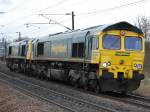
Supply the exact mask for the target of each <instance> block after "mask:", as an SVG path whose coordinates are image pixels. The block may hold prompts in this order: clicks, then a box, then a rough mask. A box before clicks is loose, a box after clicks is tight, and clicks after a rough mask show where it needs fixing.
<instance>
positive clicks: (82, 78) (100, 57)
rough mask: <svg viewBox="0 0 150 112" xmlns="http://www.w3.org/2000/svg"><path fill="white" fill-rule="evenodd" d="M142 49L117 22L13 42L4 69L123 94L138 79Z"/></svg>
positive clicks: (131, 29)
mask: <svg viewBox="0 0 150 112" xmlns="http://www.w3.org/2000/svg"><path fill="white" fill-rule="evenodd" d="M144 45H145V42H144V34H143V33H142V31H141V30H140V29H138V28H137V27H135V26H133V25H131V24H129V23H127V22H119V23H116V24H112V25H100V26H94V27H90V28H87V29H83V30H76V31H72V32H63V33H57V34H51V35H49V36H45V37H40V38H36V39H31V40H26V41H21V42H19V43H17V42H14V43H12V44H10V45H8V47H7V49H8V54H7V66H8V67H9V68H10V69H11V70H19V71H23V72H30V73H31V72H32V74H34V75H38V76H44V77H47V78H50V79H56V80H64V81H68V82H71V84H73V85H74V86H81V87H83V88H86V89H87V88H91V89H93V90H95V91H96V92H98V91H100V90H101V91H119V92H129V91H133V90H136V89H137V88H138V87H139V85H140V82H141V80H142V79H144V74H142V71H143V66H144ZM15 53H16V54H15Z"/></svg>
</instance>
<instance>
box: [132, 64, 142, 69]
mask: <svg viewBox="0 0 150 112" xmlns="http://www.w3.org/2000/svg"><path fill="white" fill-rule="evenodd" d="M134 67H136V68H138V69H142V64H134Z"/></svg>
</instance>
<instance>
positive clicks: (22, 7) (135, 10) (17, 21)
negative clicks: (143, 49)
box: [0, 0, 150, 39]
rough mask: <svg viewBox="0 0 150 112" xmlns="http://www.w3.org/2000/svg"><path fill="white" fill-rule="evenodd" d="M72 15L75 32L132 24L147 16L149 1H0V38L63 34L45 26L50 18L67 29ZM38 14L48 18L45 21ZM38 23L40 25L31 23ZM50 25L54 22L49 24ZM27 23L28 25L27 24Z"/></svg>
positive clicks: (59, 26)
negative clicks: (122, 23)
mask: <svg viewBox="0 0 150 112" xmlns="http://www.w3.org/2000/svg"><path fill="white" fill-rule="evenodd" d="M72 11H74V13H75V29H83V28H87V27H91V26H95V25H103V24H111V23H116V22H120V21H127V22H129V23H131V24H134V23H135V21H136V17H137V16H146V17H150V13H149V11H150V0H0V12H4V13H0V38H2V37H5V38H7V39H15V38H18V33H17V32H21V36H22V37H30V38H36V37H42V36H44V35H48V34H52V33H56V32H63V31H67V30H68V29H66V28H65V27H62V26H61V25H58V24H44V23H49V22H50V20H49V19H52V20H54V21H56V22H58V23H61V24H62V25H64V26H66V27H69V28H71V27H72V25H71V23H72V21H71V20H72V19H71V15H66V13H69V14H70V13H71V12H72ZM40 14H49V15H44V16H45V17H47V18H49V19H46V18H44V17H42V16H41V15H40ZM35 23H41V24H35ZM51 23H54V22H51ZM27 24H28V25H27Z"/></svg>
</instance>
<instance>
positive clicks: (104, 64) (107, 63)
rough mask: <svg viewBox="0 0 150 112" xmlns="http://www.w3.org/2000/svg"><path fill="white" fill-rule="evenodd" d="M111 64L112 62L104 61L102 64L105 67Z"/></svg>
mask: <svg viewBox="0 0 150 112" xmlns="http://www.w3.org/2000/svg"><path fill="white" fill-rule="evenodd" d="M110 65H111V62H104V63H103V64H102V66H103V67H104V68H106V67H108V66H110Z"/></svg>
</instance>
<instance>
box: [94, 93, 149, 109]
mask: <svg viewBox="0 0 150 112" xmlns="http://www.w3.org/2000/svg"><path fill="white" fill-rule="evenodd" d="M91 94H92V93H91ZM94 94H95V93H94ZM117 94H119V93H117ZM117 94H116V93H115V95H114V93H113V94H108V95H107V94H100V95H97V94H95V95H97V96H100V97H105V98H109V99H114V100H117V101H120V102H124V103H128V104H131V105H135V106H138V107H142V108H144V109H145V108H146V109H148V110H150V99H147V98H145V97H143V96H138V95H133V94H127V95H125V96H122V95H120V94H119V95H117Z"/></svg>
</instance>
